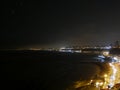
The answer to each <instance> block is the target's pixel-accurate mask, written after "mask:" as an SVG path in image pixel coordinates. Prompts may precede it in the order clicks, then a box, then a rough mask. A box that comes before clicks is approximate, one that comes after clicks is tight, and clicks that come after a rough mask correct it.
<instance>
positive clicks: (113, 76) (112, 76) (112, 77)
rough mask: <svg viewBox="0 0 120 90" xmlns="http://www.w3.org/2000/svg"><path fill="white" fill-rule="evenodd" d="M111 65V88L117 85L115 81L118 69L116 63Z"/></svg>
mask: <svg viewBox="0 0 120 90" xmlns="http://www.w3.org/2000/svg"><path fill="white" fill-rule="evenodd" d="M109 65H110V67H111V69H112V75H111V76H110V82H109V85H110V86H111V87H113V86H114V84H115V80H116V74H117V69H116V67H115V65H114V63H109Z"/></svg>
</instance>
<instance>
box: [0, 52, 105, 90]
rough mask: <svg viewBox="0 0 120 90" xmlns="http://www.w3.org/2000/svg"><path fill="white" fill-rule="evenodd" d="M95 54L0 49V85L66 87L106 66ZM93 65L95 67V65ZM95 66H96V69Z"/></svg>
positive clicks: (14, 89)
mask: <svg viewBox="0 0 120 90" xmlns="http://www.w3.org/2000/svg"><path fill="white" fill-rule="evenodd" d="M95 56H96V55H85V54H77V53H76V54H71V53H58V52H45V51H1V52H0V66H1V73H0V74H1V77H0V82H1V85H0V89H1V90H6V89H11V90H66V88H68V87H70V86H73V84H74V82H76V81H79V80H90V79H93V78H95V77H96V76H97V74H100V73H102V72H101V71H100V69H102V70H103V71H104V70H107V68H106V67H104V66H102V63H98V62H96V61H94V60H93V59H92V58H93V57H95ZM95 67H96V68H95ZM98 69H99V70H98Z"/></svg>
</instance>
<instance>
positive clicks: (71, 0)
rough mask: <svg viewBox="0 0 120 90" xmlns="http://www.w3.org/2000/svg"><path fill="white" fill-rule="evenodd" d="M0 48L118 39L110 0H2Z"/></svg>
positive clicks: (118, 10) (119, 13) (117, 12)
mask: <svg viewBox="0 0 120 90" xmlns="http://www.w3.org/2000/svg"><path fill="white" fill-rule="evenodd" d="M1 4H2V15H1V19H2V26H1V27H2V28H1V30H0V42H1V43H0V48H5V49H6V48H22V47H51V46H62V45H76V44H80V45H86V44H87V45H92V44H95V45H97V44H101V45H106V44H109V43H112V42H114V41H116V40H119V39H120V35H119V33H120V6H119V3H118V2H114V0H53V1H52V0H48V1H46V0H43V1H41V0H3V2H2V3H1Z"/></svg>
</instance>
